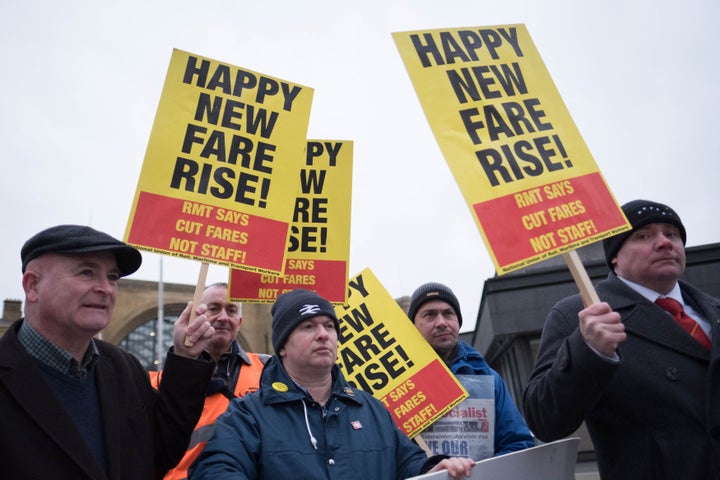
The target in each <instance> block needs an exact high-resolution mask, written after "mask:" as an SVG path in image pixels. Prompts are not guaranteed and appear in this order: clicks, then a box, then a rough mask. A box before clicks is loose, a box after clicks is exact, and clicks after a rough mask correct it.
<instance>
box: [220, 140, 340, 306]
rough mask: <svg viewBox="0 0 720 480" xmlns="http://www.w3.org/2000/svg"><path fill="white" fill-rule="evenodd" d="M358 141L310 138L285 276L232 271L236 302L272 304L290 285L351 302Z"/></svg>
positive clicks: (232, 293) (232, 294)
mask: <svg viewBox="0 0 720 480" xmlns="http://www.w3.org/2000/svg"><path fill="white" fill-rule="evenodd" d="M352 166H353V142H351V141H347V140H346V141H334V140H308V141H307V150H306V156H305V163H304V165H303V167H302V169H301V170H300V172H299V174H298V178H297V181H296V184H297V185H298V189H297V197H296V199H295V210H294V213H293V218H292V224H291V226H290V239H289V241H288V245H287V249H288V251H287V256H286V259H285V268H284V273H283V274H282V275H270V274H258V273H253V272H247V271H243V270H231V272H230V282H229V289H228V292H229V293H228V294H229V296H230V299H231V300H233V301H240V302H246V301H249V302H257V303H269V302H274V301H275V299H277V296H278V295H280V294H281V293H284V292H287V291H289V290H295V289H298V288H302V289H305V290H313V291H315V292H317V293H318V294H319V295H320V296H322V297H323V298H325V299H326V300H328V301H329V302H332V303H345V300H346V297H347V289H346V283H347V280H348V262H349V257H350V210H351V203H352Z"/></svg>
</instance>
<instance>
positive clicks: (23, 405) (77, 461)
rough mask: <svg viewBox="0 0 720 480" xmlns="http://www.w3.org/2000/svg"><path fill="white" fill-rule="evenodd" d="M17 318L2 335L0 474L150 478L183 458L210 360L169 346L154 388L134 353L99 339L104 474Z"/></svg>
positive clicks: (25, 479)
mask: <svg viewBox="0 0 720 480" xmlns="http://www.w3.org/2000/svg"><path fill="white" fill-rule="evenodd" d="M22 321H23V320H18V321H17V322H15V323H14V324H13V325H11V327H10V328H9V329H8V331H7V332H6V333H5V335H3V337H2V338H1V339H0V458H2V461H1V462H0V478H3V479H12V480H15V479H18V480H19V479H22V480H30V479H50V478H52V479H72V480H82V479H88V480H104V479H112V480H141V479H152V478H153V477H154V476H155V475H156V474H157V473H158V471H159V470H163V469H167V468H170V467H172V466H173V465H174V464H176V463H177V462H178V461H179V460H180V458H181V457H182V456H183V454H184V453H185V449H186V448H187V444H188V441H189V438H190V435H191V433H192V430H193V428H194V426H195V423H196V422H197V420H198V419H199V417H200V413H201V412H202V406H203V402H204V400H205V391H206V389H207V384H208V381H209V378H210V375H211V374H212V368H213V363H212V362H208V361H198V360H192V359H187V358H183V357H180V356H177V355H174V354H172V353H169V354H168V357H167V360H166V364H165V373H164V376H163V388H161V390H160V392H156V391H155V390H154V389H153V388H152V387H151V386H150V380H149V377H148V374H147V372H145V370H144V369H143V367H142V365H141V364H140V362H138V360H137V359H136V358H135V357H134V356H132V355H130V354H129V353H127V352H125V351H123V350H121V349H119V348H117V347H115V346H113V345H111V344H109V343H107V342H103V341H99V340H96V343H97V346H98V350H99V352H100V357H99V359H98V361H97V363H96V364H95V368H94V371H95V375H96V377H95V381H96V385H97V389H98V395H99V398H100V403H101V415H102V422H103V426H104V430H105V445H106V450H107V463H108V469H109V476H108V475H107V474H106V473H105V472H103V471H102V470H101V469H100V467H99V466H98V465H97V463H96V462H95V460H94V458H93V456H92V453H91V452H90V451H89V449H88V447H87V446H86V445H85V443H84V440H83V439H82V437H81V436H80V434H79V433H78V431H77V429H76V428H75V426H74V425H73V423H72V421H71V419H70V416H69V415H68V414H67V413H66V411H65V410H64V408H63V406H62V405H61V404H60V402H59V400H57V398H56V397H55V395H54V393H53V391H52V390H51V389H50V387H49V386H48V384H47V383H46V382H45V380H44V376H43V374H42V372H41V370H40V368H39V366H38V365H37V363H36V360H35V359H34V358H33V357H31V356H30V355H29V354H28V353H27V352H26V351H25V349H24V348H23V347H22V345H21V344H20V342H19V340H18V338H17V332H18V329H19V327H20V323H21V322H22ZM169 373H170V375H168V374H169Z"/></svg>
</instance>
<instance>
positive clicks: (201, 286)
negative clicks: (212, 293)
mask: <svg viewBox="0 0 720 480" xmlns="http://www.w3.org/2000/svg"><path fill="white" fill-rule="evenodd" d="M209 266H210V265H209V264H208V263H205V262H202V263H201V264H200V274H199V275H198V281H197V285H195V294H194V295H193V299H192V308H191V309H190V320H189V321H188V323H192V321H193V320H195V318H196V317H197V313H196V312H195V309H196V308H197V306H198V305H200V302H202V295H203V292H204V291H205V281H206V280H207V274H208V267H209ZM185 346H186V347H192V346H193V342H191V341H190V337H188V336H187V335H186V336H185Z"/></svg>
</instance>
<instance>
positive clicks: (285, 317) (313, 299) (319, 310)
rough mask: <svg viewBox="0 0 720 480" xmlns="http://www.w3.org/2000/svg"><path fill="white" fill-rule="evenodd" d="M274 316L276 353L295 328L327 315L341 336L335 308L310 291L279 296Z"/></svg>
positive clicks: (274, 345) (274, 346)
mask: <svg viewBox="0 0 720 480" xmlns="http://www.w3.org/2000/svg"><path fill="white" fill-rule="evenodd" d="M270 313H271V314H272V346H273V349H275V353H278V352H279V351H280V349H281V348H282V347H283V345H285V342H286V341H287V338H288V337H289V336H290V334H291V333H292V331H293V330H295V327H297V326H298V325H299V324H300V323H301V322H303V321H304V320H307V319H308V318H313V317H317V316H318V315H327V316H328V317H330V318H332V320H333V323H334V324H335V330H336V331H337V332H338V336H339V335H340V325H339V324H338V319H337V316H336V315H335V308H334V307H333V306H332V304H331V303H330V302H328V301H327V300H325V299H324V298H322V297H321V296H320V295H318V294H317V293H315V292H312V291H310V290H292V291H289V292H286V293H283V294H282V295H280V296H278V298H277V300H275V303H274V304H273V306H272V308H271V309H270Z"/></svg>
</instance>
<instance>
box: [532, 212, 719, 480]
mask: <svg viewBox="0 0 720 480" xmlns="http://www.w3.org/2000/svg"><path fill="white" fill-rule="evenodd" d="M622 209H623V212H624V213H625V216H626V217H627V219H628V221H629V222H630V224H631V225H632V229H631V230H630V231H629V232H624V233H621V234H620V235H616V236H614V237H610V238H608V239H606V240H604V241H603V248H604V251H605V258H606V261H607V264H608V266H609V267H610V269H611V270H612V271H611V272H610V274H609V275H608V278H607V279H606V280H603V281H602V282H600V283H598V285H597V286H596V291H597V293H598V296H599V297H600V299H601V303H596V304H592V305H588V306H584V305H583V304H582V300H581V299H580V296H579V295H574V296H571V297H568V298H565V299H563V300H561V301H560V302H558V303H557V304H556V305H555V306H554V307H553V308H552V310H551V311H550V313H549V315H548V317H547V320H546V323H545V327H544V330H543V335H542V340H541V343H540V347H539V351H538V358H537V363H536V366H535V369H534V371H533V373H532V374H531V376H530V380H529V383H528V386H527V387H526V389H525V393H524V405H525V415H526V418H527V419H528V423H529V425H530V427H531V428H532V430H533V432H534V433H535V434H536V435H537V436H538V438H540V439H541V440H543V441H551V440H555V439H558V438H562V437H565V436H567V435H570V434H572V433H573V432H574V431H575V430H576V429H577V428H578V427H579V426H580V425H581V423H582V422H583V421H585V423H586V425H587V428H588V431H589V433H590V437H591V438H592V440H593V443H594V445H595V453H596V455H597V462H598V467H599V470H600V476H601V478H603V479H613V480H624V479H628V480H630V479H633V480H636V479H641V478H643V479H668V480H669V479H678V478H682V479H687V480H718V479H720V330H719V327H720V323H719V322H720V320H719V319H720V300H719V299H717V298H713V297H711V296H709V295H706V294H705V293H703V292H701V291H700V290H698V289H697V288H695V287H693V286H692V285H689V284H688V283H686V282H684V281H682V280H680V278H681V276H682V274H683V272H684V270H685V242H686V238H687V236H686V232H685V227H684V225H683V223H682V221H681V220H680V217H679V216H678V214H677V213H676V212H675V211H674V210H673V209H672V208H670V207H668V206H667V205H663V204H661V203H657V202H653V201H648V200H634V201H631V202H629V203H627V204H625V205H623V207H622ZM670 299H672V300H670ZM666 303H671V304H673V303H674V305H675V307H668V306H667V305H664V304H666ZM661 304H662V306H661ZM666 309H667V310H668V311H666ZM670 311H672V313H670ZM683 323H687V326H683V325H682V324H683Z"/></svg>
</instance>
